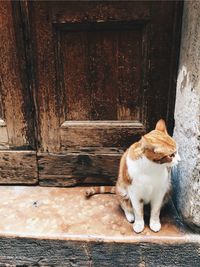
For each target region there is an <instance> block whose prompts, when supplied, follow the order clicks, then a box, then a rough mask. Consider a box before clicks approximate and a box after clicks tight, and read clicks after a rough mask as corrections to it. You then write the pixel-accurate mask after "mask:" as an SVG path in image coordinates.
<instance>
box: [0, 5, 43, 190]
mask: <svg viewBox="0 0 200 267" xmlns="http://www.w3.org/2000/svg"><path fill="white" fill-rule="evenodd" d="M24 11H25V10H22V9H21V6H20V3H19V2H18V1H1V3H0V184H29V185H30V184H36V183H37V182H38V171H37V160H36V151H35V148H36V146H35V143H36V142H35V137H36V135H35V108H34V104H33V92H32V88H31V86H30V80H29V78H30V76H29V73H28V72H29V71H30V68H29V67H27V66H30V65H29V64H28V57H29V55H28V54H26V52H27V51H26V45H28V41H27V40H28V38H27V32H26V26H25V23H24V21H25V20H26V18H27V17H28V16H27V13H26V12H24ZM24 40H26V41H27V43H26V44H25V42H24Z"/></svg>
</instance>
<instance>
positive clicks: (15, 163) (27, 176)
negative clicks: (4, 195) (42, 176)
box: [0, 150, 38, 184]
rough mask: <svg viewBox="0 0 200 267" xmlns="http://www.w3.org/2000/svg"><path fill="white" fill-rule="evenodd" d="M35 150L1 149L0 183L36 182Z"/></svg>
mask: <svg viewBox="0 0 200 267" xmlns="http://www.w3.org/2000/svg"><path fill="white" fill-rule="evenodd" d="M37 182H38V171H37V160H36V152H35V151H17V150H13V151H10V150H4V151H3V150H0V184H36V183H37Z"/></svg>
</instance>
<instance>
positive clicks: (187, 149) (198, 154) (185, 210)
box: [173, 1, 200, 229]
mask: <svg viewBox="0 0 200 267" xmlns="http://www.w3.org/2000/svg"><path fill="white" fill-rule="evenodd" d="M174 138H175V139H176V141H177V143H178V145H179V154H180V156H181V159H182V161H181V163H180V164H179V165H178V166H177V167H176V168H175V169H174V171H173V179H174V187H175V188H174V189H175V202H176V205H177V208H178V210H179V211H180V213H181V214H182V217H183V219H184V220H185V221H186V222H187V223H188V224H190V225H191V226H195V227H200V2H199V1H185V3H184V11H183V23H182V40H181V49H180V61H179V73H178V80H177V94H176V106H175V129H174ZM199 229H200V228H199Z"/></svg>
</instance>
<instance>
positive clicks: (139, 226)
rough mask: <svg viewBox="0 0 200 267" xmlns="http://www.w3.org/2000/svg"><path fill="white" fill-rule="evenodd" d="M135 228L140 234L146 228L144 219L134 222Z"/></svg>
mask: <svg viewBox="0 0 200 267" xmlns="http://www.w3.org/2000/svg"><path fill="white" fill-rule="evenodd" d="M133 230H134V231H135V232H136V233H137V234H138V233H141V232H142V231H143V230H144V221H138V222H136V221H135V222H134V224H133Z"/></svg>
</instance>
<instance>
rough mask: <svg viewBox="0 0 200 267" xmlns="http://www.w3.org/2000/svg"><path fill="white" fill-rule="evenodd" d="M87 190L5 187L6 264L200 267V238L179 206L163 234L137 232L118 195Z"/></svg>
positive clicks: (1, 222)
mask: <svg viewBox="0 0 200 267" xmlns="http://www.w3.org/2000/svg"><path fill="white" fill-rule="evenodd" d="M85 190H86V188H84V187H76V188H49V187H48V188H47V187H29V186H26V187H25V186H1V187H0V196H1V204H0V266H83V267H86V266H97V267H104V266H105V267H106V266H109V267H111V266H116V267H118V266H119V267H120V266H127V267H129V266H140V267H144V266H152V267H155V266H159V267H160V266H181V267H182V266H200V256H199V255H200V235H198V234H195V233H191V232H190V230H188V229H187V228H186V227H184V225H183V224H182V222H181V220H180V218H179V217H178V215H177V213H176V210H175V208H174V206H173V203H172V202H170V203H169V204H168V205H167V206H166V207H165V208H164V209H163V210H162V214H161V221H162V229H161V231H160V232H159V233H154V232H152V231H151V230H150V229H149V227H148V216H147V218H146V227H145V230H144V231H143V232H142V233H141V234H136V233H134V232H133V230H132V224H130V223H128V222H127V221H126V219H125V217H124V214H123V212H122V211H121V209H120V208H119V206H118V202H117V199H116V196H115V195H106V194H104V195H95V196H93V197H92V198H90V199H85V197H84V192H85Z"/></svg>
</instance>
